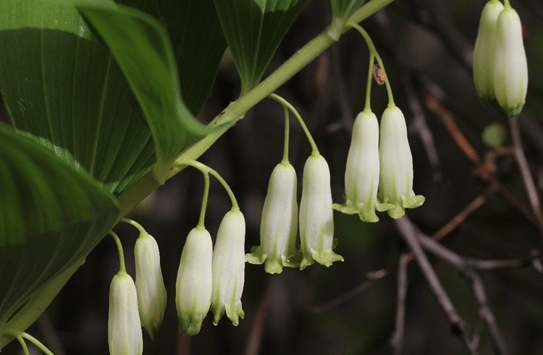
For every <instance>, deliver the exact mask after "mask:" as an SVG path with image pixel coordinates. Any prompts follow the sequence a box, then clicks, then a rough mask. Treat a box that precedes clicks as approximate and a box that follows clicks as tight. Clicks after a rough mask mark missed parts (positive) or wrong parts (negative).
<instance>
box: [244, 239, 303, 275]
mask: <svg viewBox="0 0 543 355" xmlns="http://www.w3.org/2000/svg"><path fill="white" fill-rule="evenodd" d="M298 254H299V253H298V252H297V253H295V254H294V255H291V256H288V257H286V256H284V255H275V256H273V257H272V255H268V254H266V253H264V248H262V245H260V246H258V247H257V246H254V247H252V248H251V253H249V254H246V255H245V261H247V262H248V263H249V264H253V265H262V264H264V270H266V272H267V273H268V274H280V273H282V272H283V267H290V268H297V267H299V266H300V261H301V258H298V257H297V256H298Z"/></svg>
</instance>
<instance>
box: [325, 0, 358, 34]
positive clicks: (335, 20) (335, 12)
mask: <svg viewBox="0 0 543 355" xmlns="http://www.w3.org/2000/svg"><path fill="white" fill-rule="evenodd" d="M365 2H366V0H330V3H331V5H332V25H331V27H332V28H338V29H341V28H343V26H344V25H345V23H347V20H348V19H349V17H351V15H352V14H354V13H355V11H356V10H358V9H359V8H360V7H361V6H362V5H364V3H365Z"/></svg>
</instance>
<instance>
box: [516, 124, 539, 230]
mask: <svg viewBox="0 0 543 355" xmlns="http://www.w3.org/2000/svg"><path fill="white" fill-rule="evenodd" d="M509 127H510V128H511V138H512V140H513V147H514V152H515V159H516V161H517V164H518V167H519V169H520V175H521V176H522V180H523V182H524V187H525V189H526V194H527V195H528V200H529V201H530V205H531V206H532V211H533V213H534V216H535V219H536V221H537V225H538V227H539V233H540V235H541V238H542V239H543V212H542V211H541V202H540V201H539V196H538V194H537V189H536V187H535V184H534V180H533V178H532V174H531V173H530V168H529V167H528V162H527V161H526V156H525V155H524V149H523V148H522V140H521V138H520V131H519V128H518V118H517V116H515V117H509Z"/></svg>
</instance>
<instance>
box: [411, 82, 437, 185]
mask: <svg viewBox="0 0 543 355" xmlns="http://www.w3.org/2000/svg"><path fill="white" fill-rule="evenodd" d="M401 77H402V82H403V84H404V87H405V90H404V92H405V93H406V94H407V98H408V100H409V108H410V109H411V112H412V113H413V118H414V123H415V128H416V129H417V132H418V133H419V136H420V140H421V141H422V145H423V147H424V150H425V151H426V155H427V157H428V161H429V162H430V166H431V168H432V171H433V173H432V175H433V179H434V181H436V182H441V181H442V180H443V174H442V173H441V169H440V164H439V156H438V154H437V149H436V146H435V143H434V135H433V133H432V131H431V130H430V128H428V124H427V123H426V117H424V111H423V110H422V105H421V104H420V101H419V98H418V97H417V95H415V88H414V87H413V84H412V83H411V77H410V75H409V73H408V72H404V74H403V75H402V76H401Z"/></svg>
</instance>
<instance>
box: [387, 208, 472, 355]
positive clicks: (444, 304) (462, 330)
mask: <svg viewBox="0 0 543 355" xmlns="http://www.w3.org/2000/svg"><path fill="white" fill-rule="evenodd" d="M394 222H395V224H396V226H397V227H398V230H399V231H400V234H401V235H402V237H403V238H404V240H405V242H406V244H407V245H408V246H409V248H410V249H411V251H412V252H413V254H414V255H415V259H416V261H417V263H418V264H419V266H420V269H421V271H422V273H423V275H424V277H425V278H426V281H427V282H428V285H429V286H430V289H431V290H432V292H433V294H434V296H435V297H436V299H437V301H438V303H439V305H440V306H441V309H442V310H443V312H444V313H445V315H446V316H447V318H448V319H449V323H450V324H451V328H452V332H453V334H455V335H456V336H458V337H459V338H460V339H461V340H462V342H463V343H464V345H465V346H466V348H467V349H468V351H469V353H470V354H471V355H476V354H478V352H477V350H476V349H474V348H473V346H472V344H471V341H470V339H469V334H468V324H467V323H466V322H465V321H464V320H463V319H462V317H460V314H458V312H457V311H456V308H455V307H454V305H453V303H452V301H451V299H450V298H449V295H448V294H447V292H446V291H445V289H444V288H443V286H442V285H441V282H440V281H439V278H438V277H437V275H436V273H435V271H434V269H433V268H432V265H431V264H430V262H429V261H428V258H427V257H426V254H425V253H424V251H423V250H422V246H421V244H420V242H419V238H417V234H418V233H417V232H416V230H415V229H414V226H413V224H412V223H411V222H410V221H409V219H407V217H405V216H404V217H402V218H399V219H397V220H395V221H394Z"/></svg>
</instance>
